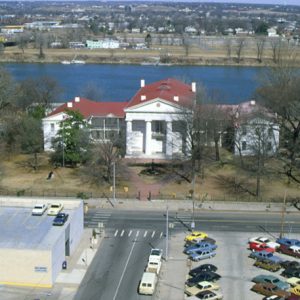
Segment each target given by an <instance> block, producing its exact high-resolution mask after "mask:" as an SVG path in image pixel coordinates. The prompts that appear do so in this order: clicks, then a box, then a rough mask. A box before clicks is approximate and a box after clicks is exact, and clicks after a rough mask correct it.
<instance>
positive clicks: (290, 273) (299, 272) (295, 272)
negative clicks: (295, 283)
mask: <svg viewBox="0 0 300 300" xmlns="http://www.w3.org/2000/svg"><path fill="white" fill-rule="evenodd" d="M281 275H282V276H284V277H288V278H290V277H298V278H300V269H295V268H288V269H285V270H284V271H283V272H282V273H281Z"/></svg>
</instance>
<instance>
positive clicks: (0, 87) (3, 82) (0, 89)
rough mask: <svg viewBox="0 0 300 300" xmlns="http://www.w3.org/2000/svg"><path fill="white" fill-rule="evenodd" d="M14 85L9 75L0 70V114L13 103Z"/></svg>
mask: <svg viewBox="0 0 300 300" xmlns="http://www.w3.org/2000/svg"><path fill="white" fill-rule="evenodd" d="M15 96H16V92H15V83H14V81H13V79H12V77H11V76H10V74H9V73H8V72H7V71H6V70H4V69H2V68H0V114H1V112H3V110H5V109H6V108H8V107H9V106H10V107H12V106H13V105H14V102H15Z"/></svg>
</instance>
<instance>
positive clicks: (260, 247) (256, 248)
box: [249, 242, 275, 253]
mask: <svg viewBox="0 0 300 300" xmlns="http://www.w3.org/2000/svg"><path fill="white" fill-rule="evenodd" d="M249 249H250V250H251V251H263V250H264V251H267V252H270V253H274V252H275V249H274V248H270V247H268V246H267V245H266V244H257V243H255V242H250V243H249Z"/></svg>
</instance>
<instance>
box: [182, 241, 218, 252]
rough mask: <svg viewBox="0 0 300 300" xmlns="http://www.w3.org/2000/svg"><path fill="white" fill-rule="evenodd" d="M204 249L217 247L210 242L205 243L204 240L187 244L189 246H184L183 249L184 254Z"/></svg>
mask: <svg viewBox="0 0 300 300" xmlns="http://www.w3.org/2000/svg"><path fill="white" fill-rule="evenodd" d="M204 249H205V250H206V249H210V250H216V249H217V245H212V244H210V243H206V242H199V243H196V244H194V245H192V246H189V247H186V248H185V249H184V251H183V252H184V253H185V254H191V253H193V252H195V251H197V250H204Z"/></svg>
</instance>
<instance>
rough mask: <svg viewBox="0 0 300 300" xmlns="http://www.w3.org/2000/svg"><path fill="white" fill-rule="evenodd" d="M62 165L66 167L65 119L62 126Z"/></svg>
mask: <svg viewBox="0 0 300 300" xmlns="http://www.w3.org/2000/svg"><path fill="white" fill-rule="evenodd" d="M62 166H63V168H64V167H65V123H64V121H63V127H62Z"/></svg>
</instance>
